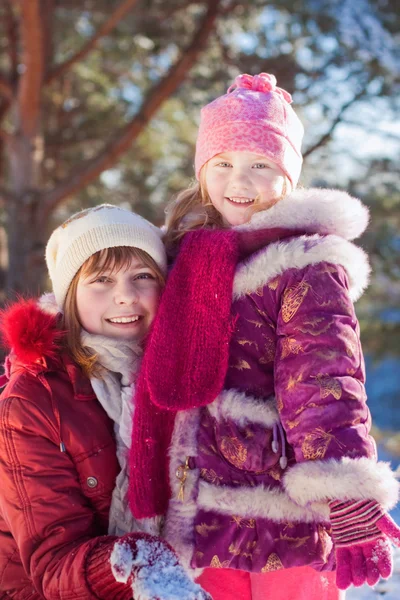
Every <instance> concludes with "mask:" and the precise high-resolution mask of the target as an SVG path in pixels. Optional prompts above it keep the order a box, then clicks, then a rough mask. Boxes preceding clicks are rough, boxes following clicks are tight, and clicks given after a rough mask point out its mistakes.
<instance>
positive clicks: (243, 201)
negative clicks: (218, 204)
mask: <svg viewBox="0 0 400 600" xmlns="http://www.w3.org/2000/svg"><path fill="white" fill-rule="evenodd" d="M229 200H230V201H231V202H235V203H236V204H250V203H251V202H254V200H253V199H252V198H229Z"/></svg>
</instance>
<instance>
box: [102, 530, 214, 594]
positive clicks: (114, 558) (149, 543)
mask: <svg viewBox="0 0 400 600" xmlns="http://www.w3.org/2000/svg"><path fill="white" fill-rule="evenodd" d="M110 562H111V568H112V572H113V574H114V577H115V579H116V580H117V581H120V582H121V583H127V584H128V585H130V586H131V587H132V597H133V598H140V600H176V598H180V599H182V600H212V598H211V596H210V595H209V594H208V593H207V592H205V591H204V590H203V589H202V588H201V587H200V586H199V585H198V584H197V583H194V582H193V581H192V580H191V579H190V578H189V576H188V574H187V573H186V571H185V570H184V568H183V567H182V566H181V565H180V564H179V561H178V558H177V555H176V554H175V552H174V551H173V549H172V548H171V546H170V545H169V544H167V543H166V542H164V541H162V540H160V539H158V538H154V537H151V536H143V537H142V539H137V536H135V535H134V534H133V535H131V534H127V535H125V536H123V537H122V538H121V539H120V540H118V542H116V543H115V544H114V548H113V551H112V553H111V557H110Z"/></svg>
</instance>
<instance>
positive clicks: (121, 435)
mask: <svg viewBox="0 0 400 600" xmlns="http://www.w3.org/2000/svg"><path fill="white" fill-rule="evenodd" d="M81 342H82V345H83V346H85V347H86V348H88V349H90V350H91V351H93V352H94V353H95V354H96V355H97V360H98V362H99V364H100V365H101V366H102V367H103V371H102V374H101V375H102V376H101V378H98V377H91V378H90V383H91V385H92V388H93V391H94V393H95V394H96V396H97V399H98V401H99V402H100V404H101V405H102V407H103V408H104V410H105V411H106V413H107V415H108V416H109V417H110V419H111V420H112V421H113V422H114V434H115V441H116V446H117V458H118V462H119V465H120V467H121V470H120V472H119V474H118V475H117V478H116V481H115V488H114V490H113V494H112V498H111V506H110V515H109V525H108V533H109V534H110V535H118V536H121V535H124V534H125V533H129V532H132V531H146V532H147V533H152V534H153V535H159V533H160V523H159V522H157V521H155V520H147V519H145V520H143V521H141V522H138V521H136V519H134V517H133V515H132V513H131V511H130V508H129V505H128V454H129V448H130V446H131V437H132V421H133V413H134V404H133V402H132V396H133V392H134V380H135V377H136V373H137V371H138V368H139V365H140V361H141V356H142V349H141V347H140V346H139V345H138V344H137V342H135V341H124V340H117V339H111V338H109V337H105V336H102V335H93V334H90V333H88V332H87V331H85V330H82V332H81ZM150 521H151V522H150Z"/></svg>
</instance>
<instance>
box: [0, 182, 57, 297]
mask: <svg viewBox="0 0 400 600" xmlns="http://www.w3.org/2000/svg"><path fill="white" fill-rule="evenodd" d="M6 210H7V237H8V256H9V263H8V273H7V279H6V294H7V297H8V298H9V297H10V296H13V295H14V294H16V293H19V294H20V293H24V294H25V293H28V294H29V295H35V296H36V295H38V294H40V292H41V291H42V290H43V288H44V285H45V273H46V269H45V260H44V252H45V247H46V240H47V237H48V231H47V223H45V222H43V218H42V217H41V215H42V212H41V210H40V198H39V196H38V195H35V194H34V193H29V192H27V193H26V194H25V195H24V196H23V197H20V198H16V199H15V200H13V201H12V202H9V203H7V208H6Z"/></svg>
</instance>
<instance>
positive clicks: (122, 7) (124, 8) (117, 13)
mask: <svg viewBox="0 0 400 600" xmlns="http://www.w3.org/2000/svg"><path fill="white" fill-rule="evenodd" d="M137 1H138V0H123V1H122V2H121V3H120V4H119V5H118V6H117V8H116V9H115V10H114V12H113V13H112V14H111V15H110V17H109V18H108V19H107V21H106V22H105V23H104V24H103V25H102V26H101V27H100V29H99V30H98V31H97V33H95V35H94V36H93V37H92V38H91V39H90V40H89V41H88V42H87V43H86V44H85V45H84V46H83V48H81V50H79V52H77V53H76V54H74V55H73V56H71V58H69V59H68V60H66V61H65V62H63V63H62V64H61V65H58V66H56V67H54V69H52V70H51V71H50V73H49V74H48V76H47V77H46V83H49V82H50V81H53V79H56V78H57V77H60V76H61V75H63V74H64V73H65V72H66V71H68V70H69V69H70V68H71V67H72V66H73V65H74V64H75V63H77V62H79V61H82V60H83V59H84V58H85V57H86V56H87V55H88V54H89V52H90V51H91V50H93V48H94V47H95V46H96V44H97V42H98V41H99V40H100V39H101V38H103V37H105V36H106V35H108V34H109V33H110V32H111V31H112V30H113V29H114V28H115V27H116V25H117V24H118V23H119V21H121V19H123V18H124V17H125V15H127V14H128V12H129V11H130V10H131V9H132V8H133V7H134V5H135V4H136V3H137Z"/></svg>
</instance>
